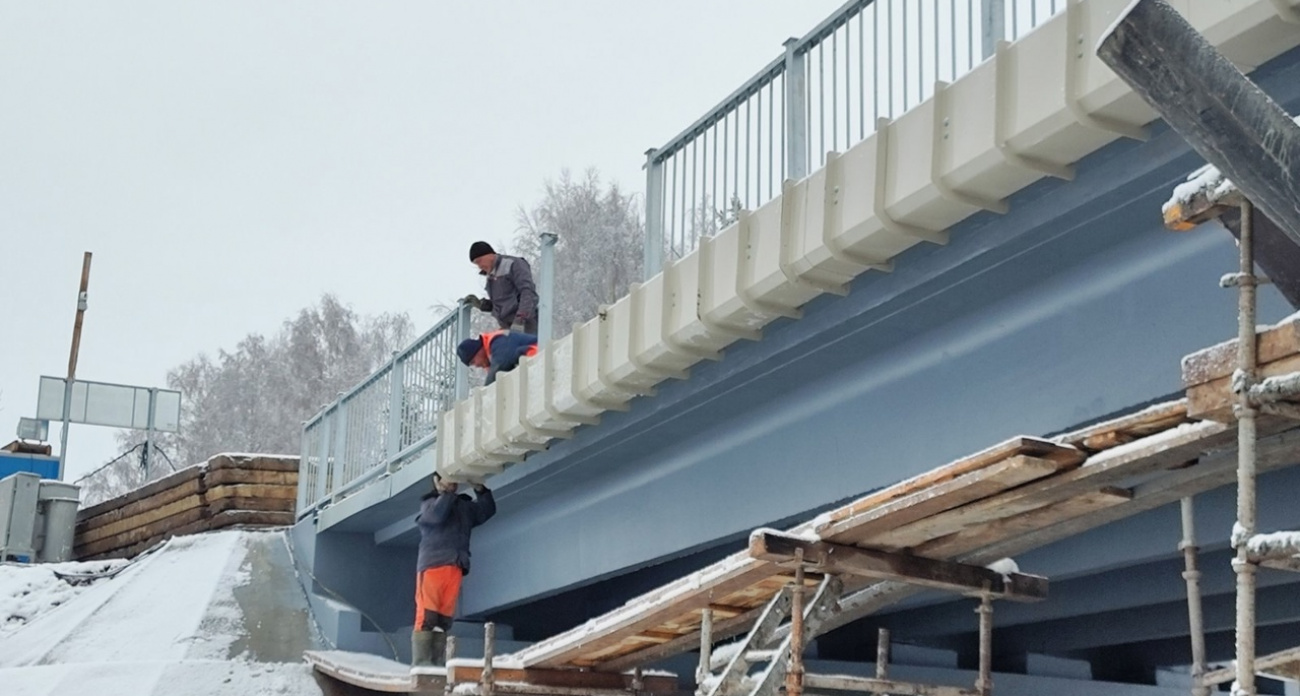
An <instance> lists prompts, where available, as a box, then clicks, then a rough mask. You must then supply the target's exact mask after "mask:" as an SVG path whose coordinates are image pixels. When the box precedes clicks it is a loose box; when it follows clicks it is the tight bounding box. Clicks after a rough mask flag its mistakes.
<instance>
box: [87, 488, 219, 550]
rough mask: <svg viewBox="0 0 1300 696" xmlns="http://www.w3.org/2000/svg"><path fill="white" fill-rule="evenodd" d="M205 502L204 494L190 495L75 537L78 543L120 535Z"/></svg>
mask: <svg viewBox="0 0 1300 696" xmlns="http://www.w3.org/2000/svg"><path fill="white" fill-rule="evenodd" d="M204 504H205V503H204V500H203V496H202V495H189V496H186V497H184V498H181V499H180V500H176V501H173V502H170V503H167V504H166V505H161V506H158V507H156V508H152V509H149V510H146V511H144V512H141V513H140V514H138V515H132V516H131V517H128V518H126V519H123V520H118V521H116V522H112V523H109V524H106V525H103V526H100V527H96V528H94V529H88V530H86V531H84V532H80V533H78V534H77V535H76V537H75V538H76V543H77V544H88V543H90V542H93V541H98V540H100V539H107V538H109V537H113V536H118V535H120V534H123V533H126V532H129V531H131V530H133V529H138V528H140V527H147V526H149V525H151V524H154V523H156V522H158V521H159V520H163V519H166V518H168V517H171V516H173V515H179V514H181V513H184V512H187V511H189V510H196V509H202V507H203V506H204Z"/></svg>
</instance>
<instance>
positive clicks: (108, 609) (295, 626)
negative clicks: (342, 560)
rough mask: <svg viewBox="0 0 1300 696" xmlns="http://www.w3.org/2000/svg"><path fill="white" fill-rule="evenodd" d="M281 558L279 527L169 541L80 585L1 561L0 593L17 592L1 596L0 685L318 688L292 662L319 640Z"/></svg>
mask: <svg viewBox="0 0 1300 696" xmlns="http://www.w3.org/2000/svg"><path fill="white" fill-rule="evenodd" d="M288 554H289V551H288V547H287V544H286V540H285V538H284V535H283V533H281V532H243V531H226V532H218V533H209V534H201V535H195V536H188V537H179V538H176V539H172V540H171V541H169V542H168V543H167V544H165V545H164V546H163V547H162V548H160V549H159V550H158V551H156V552H155V553H152V554H150V555H147V556H145V557H143V558H141V559H140V560H138V561H137V562H135V563H133V564H131V565H130V566H129V567H126V568H125V569H123V570H121V572H120V573H119V574H118V575H116V576H115V577H112V578H108V579H103V580H98V581H96V582H94V583H93V584H91V585H89V586H88V587H82V588H69V587H68V586H67V584H66V583H65V582H64V581H63V580H60V579H58V578H56V577H54V576H53V574H52V573H50V572H49V571H48V570H43V569H41V568H40V567H39V566H38V567H23V566H3V567H0V593H8V592H18V593H19V594H18V595H17V596H13V595H8V596H6V595H5V594H0V611H3V612H4V613H3V614H0V618H5V619H6V620H7V621H6V623H5V626H6V627H5V628H4V629H3V630H0V684H3V685H4V689H3V691H4V693H5V694H6V696H9V695H10V694H13V695H21V696H46V695H49V696H54V695H56V694H87V693H93V694H96V696H119V695H121V696H127V695H128V694H130V695H136V694H138V695H146V694H159V695H162V694H176V693H186V694H211V695H212V696H235V695H236V694H285V695H286V696H296V695H298V694H319V693H320V689H319V687H317V686H316V683H315V680H314V679H313V677H312V675H311V671H310V669H309V668H308V667H307V666H306V665H305V664H304V663H303V662H302V661H301V655H302V651H303V650H304V649H307V648H312V647H318V646H317V645H316V644H315V642H314V639H313V634H312V631H311V630H310V628H309V626H310V619H309V615H308V614H307V611H306V600H305V598H303V597H302V591H301V589H299V588H298V587H297V581H296V579H294V577H293V574H292V564H291V562H290V561H289V560H288V559H289V555H288ZM82 565H85V566H90V565H92V564H82ZM100 565H101V566H102V565H103V564H100ZM60 570H63V571H65V572H67V571H74V572H75V571H77V570H79V568H76V567H71V568H68V567H64V568H61V569H60ZM41 573H44V574H45V575H46V582H45V583H43V584H41V583H34V582H33V577H34V576H35V577H39V574H41ZM24 592H25V594H23V593H24ZM54 601H57V602H58V604H57V606H52V604H53V602H54ZM13 616H19V617H21V618H19V619H13V620H8V619H9V617H13ZM20 621H21V622H23V623H21V624H20V623H19V622H20Z"/></svg>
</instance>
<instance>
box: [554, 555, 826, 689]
mask: <svg viewBox="0 0 1300 696" xmlns="http://www.w3.org/2000/svg"><path fill="white" fill-rule="evenodd" d="M821 579H822V576H821V574H819V573H812V572H809V573H804V587H807V588H808V589H810V590H815V589H816V588H817V586H818V585H819V584H820V583H821ZM793 582H794V576H793V575H792V574H790V572H789V571H788V570H785V569H782V572H781V574H779V575H772V576H769V577H767V578H764V579H762V580H760V581H758V582H755V583H754V584H752V585H750V586H749V587H747V588H745V589H744V590H742V591H740V592H737V593H733V594H732V595H730V596H729V597H728V598H726V599H725V600H724V601H725V602H726V603H728V604H739V603H740V600H739V597H741V596H744V597H745V598H746V604H747V606H749V607H751V608H753V609H755V610H759V611H761V610H762V609H763V608H764V607H766V606H767V604H768V602H769V601H771V598H772V597H773V596H775V595H776V594H777V593H779V592H780V591H781V590H782V588H784V587H785V586H786V585H790V584H792V583H793ZM714 626H715V627H716V626H717V624H716V623H715V624H714ZM699 627H700V614H699V610H694V611H689V612H685V613H683V614H680V615H678V616H676V617H674V618H673V619H670V620H668V621H665V622H664V623H662V624H660V625H659V626H657V627H655V629H652V630H650V631H643V632H641V633H638V634H634V635H629V636H626V637H625V638H624V639H623V640H621V641H619V642H617V643H615V644H613V645H610V646H608V647H604V648H601V649H600V650H597V651H594V652H591V653H584V654H582V655H580V656H578V657H575V658H573V659H572V660H571V662H570V663H569V664H572V665H575V666H579V667H594V666H597V665H603V664H605V663H606V662H608V661H610V660H612V659H616V658H618V657H621V656H623V655H625V654H628V653H632V652H637V651H641V650H645V649H646V648H647V647H653V646H654V645H660V644H663V643H664V642H665V641H664V640H662V638H660V637H650V636H652V635H657V636H661V637H666V636H669V635H672V636H673V638H672V640H674V641H675V640H677V638H678V637H680V636H681V635H683V634H688V633H689V634H696V633H698V632H699ZM668 642H671V641H668Z"/></svg>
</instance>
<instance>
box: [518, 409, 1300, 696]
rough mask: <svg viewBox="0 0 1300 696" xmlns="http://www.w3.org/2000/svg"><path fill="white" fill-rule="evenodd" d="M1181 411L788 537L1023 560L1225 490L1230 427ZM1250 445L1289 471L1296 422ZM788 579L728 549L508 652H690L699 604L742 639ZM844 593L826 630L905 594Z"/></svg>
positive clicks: (1126, 420) (554, 655) (1096, 428)
mask: <svg viewBox="0 0 1300 696" xmlns="http://www.w3.org/2000/svg"><path fill="white" fill-rule="evenodd" d="M1188 404H1189V400H1184V399H1179V400H1176V401H1171V402H1168V403H1164V404H1158V405H1155V406H1152V407H1150V408H1146V409H1143V410H1142V411H1139V412H1137V413H1134V414H1130V415H1127V416H1124V417H1122V418H1117V419H1114V420H1111V421H1107V422H1105V423H1099V424H1095V425H1091V426H1088V427H1086V428H1081V429H1079V430H1078V431H1075V432H1072V433H1067V434H1065V435H1062V436H1060V437H1057V438H1054V439H1053V440H1051V441H1048V440H1043V439H1039V438H1031V437H1017V438H1012V439H1011V440H1008V441H1005V442H1002V443H999V444H997V445H995V446H993V447H990V448H988V449H986V450H983V451H981V452H978V453H976V454H974V455H971V456H969V457H964V458H962V459H959V460H957V461H954V462H952V463H950V464H948V465H945V466H942V467H939V468H937V469H934V470H932V471H929V472H926V473H925V474H923V475H921V476H917V477H914V478H911V479H908V480H906V481H903V482H900V483H898V484H895V485H893V486H889V487H887V488H885V489H882V490H879V491H875V492H872V493H869V494H867V495H865V496H863V497H862V498H860V499H858V500H856V501H853V502H852V503H849V504H847V505H845V506H842V507H840V508H838V509H836V510H833V511H831V512H829V513H826V514H823V515H821V516H819V517H818V518H817V519H815V520H810V521H808V522H805V523H803V524H801V525H797V526H796V527H794V528H793V529H791V530H788V533H789V534H790V535H793V536H797V537H800V538H803V539H808V540H813V541H823V542H832V543H834V544H842V545H848V546H852V547H856V548H861V549H867V550H874V551H884V552H893V553H899V552H901V553H911V554H915V555H917V556H921V557H924V558H927V559H934V560H940V561H959V562H962V563H967V564H974V565H984V564H987V563H990V562H992V561H994V560H997V559H998V558H1002V557H1006V556H1011V555H1015V554H1019V553H1023V552H1024V551H1027V550H1030V549H1033V548H1037V547H1039V546H1043V545H1046V544H1049V543H1051V542H1053V541H1056V540H1058V539H1061V538H1064V537H1066V536H1070V535H1073V534H1078V533H1080V532H1082V531H1086V530H1088V529H1092V528H1094V527H1098V526H1101V525H1104V524H1107V523H1109V522H1111V521H1114V520H1117V519H1121V518H1123V517H1126V516H1129V515H1133V514H1137V513H1139V512H1143V511H1145V510H1149V509H1152V508H1153V507H1156V506H1159V505H1164V504H1168V503H1170V502H1173V501H1176V500H1177V499H1178V498H1179V497H1182V496H1183V495H1190V494H1195V493H1198V492H1202V491H1205V490H1210V489H1212V488H1216V487H1218V486H1222V485H1227V484H1228V483H1231V481H1232V480H1233V479H1232V476H1233V468H1232V461H1231V458H1230V457H1229V456H1228V455H1229V454H1231V447H1232V446H1233V445H1234V444H1235V437H1236V435H1235V428H1233V427H1232V426H1230V425H1227V424H1224V423H1219V422H1213V421H1202V420H1199V419H1197V418H1196V417H1194V416H1191V415H1189V413H1188V409H1189V406H1188ZM1288 427H1289V428H1291V429H1292V430H1290V431H1288V432H1286V433H1283V434H1282V435H1278V436H1276V437H1271V436H1274V435H1276V434H1277V433H1278V432H1280V431H1282V430H1285V429H1286V428H1288ZM1261 436H1262V437H1271V439H1269V440H1268V441H1267V443H1265V444H1262V447H1263V449H1262V452H1264V453H1265V454H1264V455H1263V459H1262V465H1261V470H1268V469H1269V468H1276V467H1280V466H1285V465H1288V464H1291V463H1294V461H1295V454H1297V453H1300V429H1295V424H1290V425H1289V426H1287V425H1276V424H1275V425H1274V426H1273V427H1272V428H1268V429H1265V431H1264V432H1262V433H1261ZM1207 453H1213V454H1210V455H1207ZM790 576H791V574H790V570H789V563H788V562H785V563H783V562H781V561H780V560H779V559H775V558H774V559H773V560H772V561H770V562H765V561H762V560H757V559H754V558H749V557H748V556H747V554H745V553H740V554H735V555H733V556H731V557H728V558H726V559H723V560H722V561H720V562H718V563H716V564H714V565H712V566H709V567H707V568H704V569H702V570H700V571H697V572H696V573H693V574H691V575H689V576H687V577H684V578H681V579H679V580H677V581H675V582H673V583H670V584H668V585H665V586H664V587H661V588H659V589H657V590H654V591H652V592H649V593H646V594H645V595H642V596H641V597H638V598H635V599H633V600H631V601H629V602H628V603H627V604H625V605H624V606H622V607H619V608H617V609H615V610H614V611H612V612H609V613H608V614H606V615H604V616H601V617H597V618H595V619H593V620H591V621H589V622H587V623H586V624H583V625H580V626H578V627H576V628H574V629H572V630H570V631H567V632H565V633H562V634H560V635H557V636H553V637H552V638H549V639H547V640H544V641H541V642H538V643H536V644H534V645H532V646H529V647H528V648H525V649H523V650H521V651H519V652H518V653H515V654H514V655H512V656H510V657H511V659H514V660H516V661H518V662H519V663H521V664H523V665H525V666H528V667H544V668H548V669H572V668H575V667H576V668H586V669H589V670H595V671H605V670H625V669H628V668H630V667H633V666H636V665H641V664H647V663H649V662H653V661H656V660H660V659H663V658H665V657H669V656H672V655H675V654H679V653H682V652H686V651H689V650H693V649H695V648H696V647H698V643H699V630H700V624H701V616H702V612H703V610H705V609H711V610H714V621H713V636H714V639H715V640H722V639H725V638H726V637H729V636H732V635H736V634H739V633H741V632H743V631H745V630H747V629H748V627H749V626H750V625H752V623H753V622H754V621H755V620H756V619H757V616H758V614H759V613H760V612H761V610H762V607H763V606H764V605H765V604H766V603H767V601H768V600H770V599H771V597H773V596H775V595H776V593H777V592H779V591H780V588H781V587H782V586H783V585H785V584H786V583H788V582H789V581H790ZM816 581H817V579H816V578H815V576H810V577H809V579H808V582H809V584H812V583H814V582H816ZM846 588H847V591H846V594H845V597H844V599H842V600H841V606H842V607H843V609H842V611H841V612H840V614H839V615H837V616H836V617H834V619H833V620H832V621H830V622H828V624H827V625H826V628H827V630H829V628H830V627H834V626H838V625H843V624H844V623H847V622H848V621H851V620H854V619H855V618H858V617H860V616H864V615H866V614H867V613H870V612H871V611H874V610H876V609H879V608H880V607H883V606H887V605H888V604H892V603H893V602H896V601H898V600H899V599H901V598H903V597H905V596H907V595H908V594H910V593H912V592H915V591H917V589H916V588H915V587H913V586H911V585H908V584H905V583H902V582H897V581H894V580H884V581H881V580H865V579H856V580H854V581H853V582H848V581H846Z"/></svg>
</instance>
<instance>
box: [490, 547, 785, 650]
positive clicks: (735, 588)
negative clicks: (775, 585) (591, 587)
mask: <svg viewBox="0 0 1300 696" xmlns="http://www.w3.org/2000/svg"><path fill="white" fill-rule="evenodd" d="M779 572H780V568H778V567H776V566H773V565H772V564H770V563H766V562H763V561H756V560H753V559H751V558H749V557H748V555H747V554H745V553H743V552H742V553H736V554H732V555H731V556H728V557H727V558H724V559H723V560H721V561H719V562H717V563H715V564H713V565H711V566H708V567H706V568H704V569H702V570H699V571H696V572H694V573H691V574H690V575H688V576H686V577H684V578H681V579H680V580H677V581H675V582H672V583H670V584H668V585H665V586H664V587H662V588H660V589H658V590H655V591H653V592H650V593H647V594H645V595H642V596H640V597H636V598H634V599H632V600H630V601H628V602H627V603H626V604H624V605H623V606H621V607H619V608H617V609H614V610H613V611H611V612H609V613H607V614H604V615H602V616H598V617H596V618H594V619H592V620H590V621H588V622H586V623H584V624H581V625H579V626H577V627H575V628H572V629H570V630H568V631H566V632H564V633H561V634H558V635H556V636H552V637H551V638H548V639H546V640H542V641H539V642H537V643H535V644H533V645H531V646H529V647H527V648H524V649H523V650H520V651H519V652H517V653H515V654H514V656H513V657H514V658H515V659H517V660H519V661H520V662H522V663H523V665H524V666H525V667H534V666H536V667H562V666H565V665H569V664H574V663H573V661H574V660H578V659H581V658H583V657H584V656H591V657H588V659H594V657H598V656H601V655H604V654H607V653H605V652H602V651H606V650H609V649H611V648H614V647H615V646H618V645H619V644H620V643H623V642H624V640H625V639H628V638H630V637H632V636H635V635H636V634H639V633H641V632H643V631H647V630H654V629H655V628H657V627H659V626H660V625H662V624H664V623H665V622H668V621H672V620H674V619H678V617H682V616H683V615H686V614H690V613H696V614H698V612H699V611H700V610H701V609H704V608H706V607H708V606H709V604H710V603H712V602H714V601H716V600H719V599H722V598H724V597H727V596H729V595H732V594H734V593H736V592H740V591H744V590H746V589H747V588H749V587H750V586H751V585H754V584H756V583H758V582H759V581H761V580H764V579H766V578H769V577H771V576H773V575H776V574H778V573H779Z"/></svg>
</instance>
